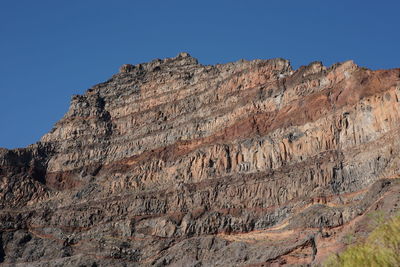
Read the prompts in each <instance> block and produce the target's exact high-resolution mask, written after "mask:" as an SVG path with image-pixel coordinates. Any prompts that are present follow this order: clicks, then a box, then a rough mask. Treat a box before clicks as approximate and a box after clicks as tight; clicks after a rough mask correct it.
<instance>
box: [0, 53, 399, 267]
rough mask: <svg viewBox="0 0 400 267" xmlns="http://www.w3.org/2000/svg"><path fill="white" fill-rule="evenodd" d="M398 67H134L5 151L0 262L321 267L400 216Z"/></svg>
mask: <svg viewBox="0 0 400 267" xmlns="http://www.w3.org/2000/svg"><path fill="white" fill-rule="evenodd" d="M399 98H400V69H392V70H377V71H372V70H369V69H366V68H362V67H359V66H357V65H356V64H355V63H354V62H352V61H346V62H343V63H338V64H335V65H333V66H331V67H326V66H324V65H323V64H322V63H321V62H313V63H311V64H309V65H308V66H303V67H300V68H299V69H297V70H294V69H292V67H291V66H290V63H289V61H287V60H284V59H270V60H253V61H245V60H240V61H238V62H233V63H228V64H219V65H214V66H205V65H201V64H199V63H198V61H197V60H196V59H195V58H193V57H191V56H190V55H189V54H188V53H181V54H179V55H178V56H177V57H175V58H167V59H162V60H161V59H156V60H153V61H152V62H149V63H143V64H138V65H131V64H125V65H123V66H122V67H121V68H120V71H119V73H117V74H115V75H113V76H112V77H111V78H110V79H109V80H108V81H106V82H104V83H101V84H98V85H95V86H93V87H92V88H90V89H88V90H87V91H86V92H85V93H84V94H83V95H76V96H73V97H72V100H71V105H70V108H69V110H68V112H67V113H66V114H65V116H64V117H63V118H62V119H61V120H60V121H59V122H57V123H56V125H55V126H54V128H53V129H52V130H51V132H49V133H48V134H46V135H45V136H43V137H42V138H41V140H40V141H39V142H37V143H36V144H34V145H31V146H29V147H27V148H23V149H15V150H7V149H0V207H1V210H0V216H1V220H0V233H1V236H0V237H1V238H0V262H1V263H2V264H3V265H4V266H26V265H28V264H29V265H30V266H80V265H81V266H110V265H112V266H165V265H170V266H280V265H307V264H313V265H314V264H318V263H321V262H322V261H323V260H324V259H326V257H327V255H329V254H330V253H333V252H337V251H340V249H342V248H343V247H344V246H345V242H344V241H343V238H344V236H345V235H346V233H348V232H349V231H351V230H354V229H359V232H360V231H362V225H363V222H364V223H365V220H366V218H367V216H365V215H366V214H368V213H371V212H372V211H374V210H377V209H380V210H384V211H385V212H387V213H388V214H392V213H394V212H396V211H397V209H398V205H397V203H398V202H399V196H400V194H399V193H400V182H399V181H400V179H399V173H400V138H399V137H400V135H399V125H400V105H399Z"/></svg>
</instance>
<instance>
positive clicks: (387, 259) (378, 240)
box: [325, 214, 400, 267]
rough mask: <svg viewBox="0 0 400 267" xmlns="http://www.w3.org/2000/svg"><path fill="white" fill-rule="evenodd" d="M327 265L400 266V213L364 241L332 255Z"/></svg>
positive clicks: (334, 266) (331, 266)
mask: <svg viewBox="0 0 400 267" xmlns="http://www.w3.org/2000/svg"><path fill="white" fill-rule="evenodd" d="M325 266H327V267H336V266H343V267H357V266H363V267H364V266H365V267H367V266H371V267H373V266H383V267H392V266H400V214H398V215H396V216H394V217H392V218H391V219H389V220H388V221H387V222H385V223H382V224H381V225H379V226H378V227H377V228H376V229H375V230H374V231H373V232H372V233H371V234H370V235H369V236H368V238H367V239H366V240H365V241H364V242H362V243H360V244H356V245H352V246H350V247H348V248H347V249H346V250H345V251H344V252H343V253H341V254H339V255H335V256H332V257H331V258H330V259H329V260H328V261H327V263H326V264H325Z"/></svg>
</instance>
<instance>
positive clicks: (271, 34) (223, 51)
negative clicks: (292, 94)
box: [0, 0, 400, 148]
mask: <svg viewBox="0 0 400 267" xmlns="http://www.w3.org/2000/svg"><path fill="white" fill-rule="evenodd" d="M399 12H400V1H398V0H397V1H385V0H381V1H370V0H365V1H352V0H348V1H322V0H319V1H317V0H310V1H307V0H303V1H299V0H287V1H278V0H276V1H268V0H246V1H243V0H241V1H235V0H220V1H219V0H213V1H208V0H202V1H189V0H186V1H174V0H168V1H166V0H159V1H152V0H140V1H139V0H137V1H135V0H131V1H123V0H112V1H111V0H110V1H101V0H79V1H77V0H68V1H67V0H65V1H61V0H48V1H44V0H25V1H24V0H1V1H0V38H1V39H0V127H1V128H0V147H7V148H15V147H24V146H26V145H28V144H31V143H35V142H36V141H38V140H39V138H40V137H41V136H42V135H43V134H45V133H46V132H48V131H49V130H50V129H51V128H52V126H53V124H54V123H55V122H56V121H58V120H59V119H60V118H61V117H62V116H63V114H64V113H65V112H66V111H67V109H68V106H69V101H70V98H71V96H72V95H73V94H80V93H83V92H84V91H85V90H86V89H87V88H89V87H91V86H92V85H94V84H97V83H99V82H102V81H105V80H106V79H108V78H109V77H110V76H111V75H112V74H114V73H116V72H117V71H118V67H119V66H120V65H122V64H124V63H133V64H136V63H140V62H146V61H149V60H152V59H154V58H165V57H173V56H175V55H176V54H178V53H179V52H180V51H187V52H189V53H190V54H191V55H192V56H194V57H196V58H198V59H199V61H200V63H203V64H215V63H224V62H229V61H236V60H238V59H241V58H244V59H255V58H263V59H267V58H274V57H283V58H287V59H289V60H290V61H291V62H292V65H293V66H294V67H296V68H297V67H299V66H300V65H305V64H308V63H309V62H311V61H315V60H320V61H322V62H323V63H324V64H325V65H331V64H333V63H335V62H339V61H344V60H348V59H353V60H354V61H355V62H356V63H357V64H359V65H362V66H366V67H369V68H372V69H381V68H395V67H400V46H399V44H400V34H399V33H400V22H399Z"/></svg>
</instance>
